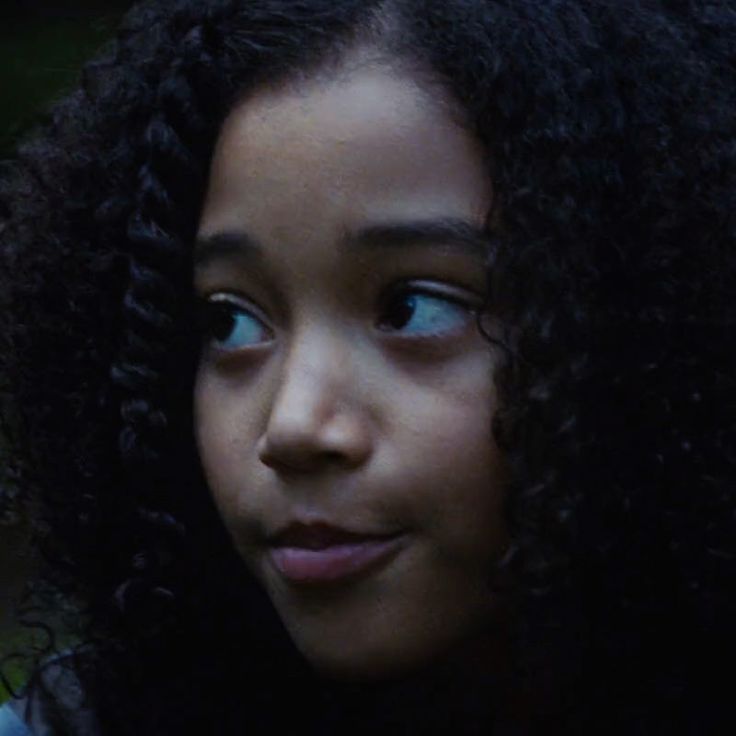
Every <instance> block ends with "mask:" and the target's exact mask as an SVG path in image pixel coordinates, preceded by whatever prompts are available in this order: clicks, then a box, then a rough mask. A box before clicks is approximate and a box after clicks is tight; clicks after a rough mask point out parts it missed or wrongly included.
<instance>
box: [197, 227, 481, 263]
mask: <svg viewBox="0 0 736 736" xmlns="http://www.w3.org/2000/svg"><path fill="white" fill-rule="evenodd" d="M340 242H341V245H342V246H343V247H346V248H349V249H353V248H357V249H366V248H367V249H370V250H373V249H388V250H393V249H395V248H412V247H416V246H420V247H421V246H425V247H430V246H435V247H436V246H440V247H442V248H451V249H457V250H461V251H463V252H465V253H467V254H469V255H471V256H474V257H476V258H483V257H485V256H486V255H487V253H488V249H489V238H488V234H487V232H486V231H485V230H484V229H482V228H480V227H478V226H476V225H473V224H472V223H470V222H467V221H466V220H462V219H458V218H439V219H433V220H409V221H402V222H385V223H375V224H371V225H365V226H363V227H360V228H358V229H357V230H352V231H346V232H345V234H344V235H343V237H342V238H341V241H340ZM264 251H265V249H264V247H263V246H262V245H261V244H260V243H259V242H258V241H257V240H256V239H255V238H253V237H252V236H251V235H249V234H248V233H246V232H245V231H243V230H238V231H225V232H216V233H213V234H212V235H205V236H200V237H198V238H197V239H196V241H195V244H194V266H195V267H196V268H203V267H204V266H206V265H207V264H208V263H211V262H212V261H215V260H218V259H223V258H224V259H227V258H236V259H239V260H248V261H251V262H252V261H254V260H262V259H263V256H264Z"/></svg>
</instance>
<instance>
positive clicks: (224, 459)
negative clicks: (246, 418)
mask: <svg viewBox="0 0 736 736" xmlns="http://www.w3.org/2000/svg"><path fill="white" fill-rule="evenodd" d="M237 411H238V407H237V405H236V404H234V403H233V401H232V398H231V397H230V399H229V400H227V394H226V393H225V392H224V391H222V390H221V389H220V388H218V385H217V383H216V382H214V381H213V380H212V379H211V378H209V377H208V376H207V375H206V374H205V375H203V374H202V373H201V372H200V374H199V375H198V376H197V380H196V383H195V387H194V432H195V437H196V440H197V448H198V450H199V458H200V461H201V464H202V469H203V470H204V474H205V478H206V480H207V485H208V487H209V489H210V492H211V493H212V496H213V499H214V501H215V504H216V505H217V507H218V509H219V511H220V514H221V516H222V518H223V520H224V521H225V524H226V525H227V526H228V527H230V526H232V523H233V521H234V519H235V518H236V517H237V516H238V514H239V510H238V508H237V507H238V503H239V502H240V501H241V500H242V494H239V493H238V492H237V491H238V487H239V486H238V479H242V477H243V473H244V471H245V468H244V467H243V462H244V460H245V456H244V454H243V453H242V452H238V445H239V439H238V432H242V425H240V424H239V423H238V422H237V414H236V412H237Z"/></svg>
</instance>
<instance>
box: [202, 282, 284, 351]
mask: <svg viewBox="0 0 736 736" xmlns="http://www.w3.org/2000/svg"><path fill="white" fill-rule="evenodd" d="M201 329H202V334H203V337H204V340H205V342H207V343H209V344H211V345H213V346H214V347H215V348H217V349H218V350H223V351H231V350H232V351H234V350H240V349H241V348H247V347H253V346H255V345H261V344H263V343H265V342H268V341H270V340H271V339H272V337H273V334H272V332H271V330H270V329H269V328H268V327H267V326H266V324H265V322H264V321H263V320H262V319H261V318H260V317H258V316H257V315H256V314H255V313H254V310H251V309H249V308H248V307H246V306H245V305H243V304H241V303H240V302H237V301H235V300H234V299H232V298H231V297H227V296H224V295H221V294H216V295H214V296H212V297H209V298H208V299H206V300H205V301H204V303H203V304H202V314H201Z"/></svg>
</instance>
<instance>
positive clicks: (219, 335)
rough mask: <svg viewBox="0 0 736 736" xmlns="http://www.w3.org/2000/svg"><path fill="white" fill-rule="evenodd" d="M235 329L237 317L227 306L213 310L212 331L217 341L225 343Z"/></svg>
mask: <svg viewBox="0 0 736 736" xmlns="http://www.w3.org/2000/svg"><path fill="white" fill-rule="evenodd" d="M234 327H235V317H234V316H233V314H232V312H231V311H230V310H229V309H228V308H227V307H225V306H217V307H215V308H214V309H213V313H212V321H211V323H210V329H211V330H212V336H213V337H214V338H215V340H219V341H221V342H222V341H224V340H227V338H228V337H230V335H231V334H232V331H233V329H234Z"/></svg>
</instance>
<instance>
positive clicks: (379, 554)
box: [269, 523, 403, 585]
mask: <svg viewBox="0 0 736 736" xmlns="http://www.w3.org/2000/svg"><path fill="white" fill-rule="evenodd" d="M402 539H403V535H401V534H362V533H360V532H354V531H349V530H346V529H342V528H340V527H335V526H331V525H329V524H323V523H313V524H299V523H297V524H291V525H290V526H289V527H287V528H286V529H285V530H284V531H282V532H280V533H278V534H276V535H275V536H274V537H273V538H272V541H271V544H272V546H271V547H270V549H269V557H270V560H271V563H272V564H273V566H274V567H275V568H276V570H277V571H278V572H279V573H280V574H281V575H282V577H284V578H285V579H286V580H287V581H288V582H291V583H297V584H313V585H314V584H320V583H322V584H324V583H334V582H338V581H342V580H346V579H349V578H352V577H354V576H356V575H358V574H361V573H364V572H367V571H369V570H375V569H376V568H377V567H378V566H380V565H382V564H385V563H386V562H388V561H389V559H390V558H391V557H392V556H393V555H394V554H395V553H396V552H397V551H398V550H399V549H400V547H401V543H402Z"/></svg>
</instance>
